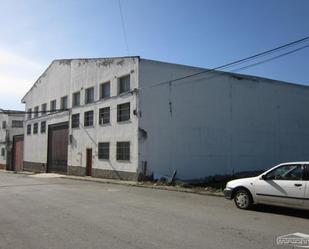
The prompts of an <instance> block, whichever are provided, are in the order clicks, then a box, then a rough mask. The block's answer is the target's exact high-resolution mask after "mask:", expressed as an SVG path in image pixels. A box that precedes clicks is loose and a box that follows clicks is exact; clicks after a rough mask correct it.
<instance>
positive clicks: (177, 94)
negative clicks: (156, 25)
mask: <svg viewBox="0 0 309 249" xmlns="http://www.w3.org/2000/svg"><path fill="white" fill-rule="evenodd" d="M199 70H200V69H194V68H191V67H184V66H180V65H173V64H167V63H159V62H154V61H149V60H141V62H140V86H141V88H142V89H141V91H140V106H141V112H142V117H141V118H140V123H139V126H140V127H141V128H142V129H144V130H146V131H147V133H148V136H147V138H146V139H140V145H139V146H140V150H139V152H140V164H141V163H142V161H147V165H148V173H152V172H153V173H155V175H157V174H158V175H162V174H171V173H172V171H173V170H174V169H176V170H177V171H178V174H177V176H178V177H180V178H183V179H196V178H203V177H205V176H209V175H215V174H221V175H222V174H231V173H233V172H235V173H236V172H239V171H250V170H259V169H264V168H268V167H270V166H272V165H273V164H276V163H279V162H285V161H302V160H309V150H308V148H309V129H308V127H309V114H308V112H307V111H306V106H308V105H309V88H308V87H305V86H298V85H293V84H288V83H280V82H277V81H272V80H267V79H262V78H253V77H245V76H237V75H235V76H232V75H230V74H221V75H219V74H218V73H215V74H214V73H212V74H207V75H202V76H196V77H193V78H189V79H186V80H183V81H179V82H177V83H174V85H173V86H172V88H171V90H170V87H169V85H168V84H163V85H161V86H159V87H153V88H150V87H149V86H150V85H153V84H156V83H158V82H162V81H166V80H171V79H174V78H177V77H180V76H184V75H187V74H191V73H193V72H197V71H199ZM218 75H219V76H218ZM204 77H207V78H206V79H203V78H204ZM143 88H144V89H143ZM169 101H171V103H172V115H171V114H170V108H169Z"/></svg>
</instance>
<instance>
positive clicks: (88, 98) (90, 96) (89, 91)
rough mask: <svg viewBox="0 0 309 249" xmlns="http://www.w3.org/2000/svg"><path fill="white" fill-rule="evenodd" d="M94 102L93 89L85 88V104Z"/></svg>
mask: <svg viewBox="0 0 309 249" xmlns="http://www.w3.org/2000/svg"><path fill="white" fill-rule="evenodd" d="M93 102H94V87H90V88H87V89H86V91H85V104H90V103H93Z"/></svg>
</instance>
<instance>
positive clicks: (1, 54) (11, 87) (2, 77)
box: [0, 48, 44, 99]
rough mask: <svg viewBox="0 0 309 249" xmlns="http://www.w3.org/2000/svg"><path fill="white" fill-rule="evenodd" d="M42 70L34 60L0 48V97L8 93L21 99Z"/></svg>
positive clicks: (41, 66)
mask: <svg viewBox="0 0 309 249" xmlns="http://www.w3.org/2000/svg"><path fill="white" fill-rule="evenodd" d="M43 70H44V66H43V65H41V64H39V63H38V62H36V61H35V60H31V59H29V58H26V57H24V56H22V55H19V54H17V53H14V52H11V51H8V50H4V49H1V48H0V98H2V97H3V98H4V97H5V96H8V95H9V96H14V97H17V98H19V99H21V98H22V97H23V96H24V94H25V93H26V92H27V91H28V90H29V89H30V87H31V86H32V85H33V83H34V82H35V81H36V79H37V78H38V77H39V76H40V75H41V73H42V72H43Z"/></svg>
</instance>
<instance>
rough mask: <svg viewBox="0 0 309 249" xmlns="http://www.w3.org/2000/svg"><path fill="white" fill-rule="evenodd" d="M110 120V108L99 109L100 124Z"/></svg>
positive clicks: (107, 122)
mask: <svg viewBox="0 0 309 249" xmlns="http://www.w3.org/2000/svg"><path fill="white" fill-rule="evenodd" d="M109 122H110V108H109V107H105V108H101V109H100V110H99V124H100V125H102V124H109Z"/></svg>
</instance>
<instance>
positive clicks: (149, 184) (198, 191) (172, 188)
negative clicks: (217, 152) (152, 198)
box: [0, 170, 224, 197]
mask: <svg viewBox="0 0 309 249" xmlns="http://www.w3.org/2000/svg"><path fill="white" fill-rule="evenodd" d="M2 172H3V173H8V174H23V175H28V176H29V177H37V178H64V179H70V180H77V181H89V182H96V183H104V184H116V185H124V186H131V187H141V188H151V189H160V190H167V191H176V192H184V193H192V194H199V195H208V196H217V197H224V195H223V193H222V192H221V191H209V190H205V189H204V188H184V187H181V186H166V185H158V184H157V183H152V182H135V181H123V180H115V179H103V178H94V177H90V176H72V175H61V174H54V173H40V174H35V173H32V172H27V171H7V170H0V173H2Z"/></svg>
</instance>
